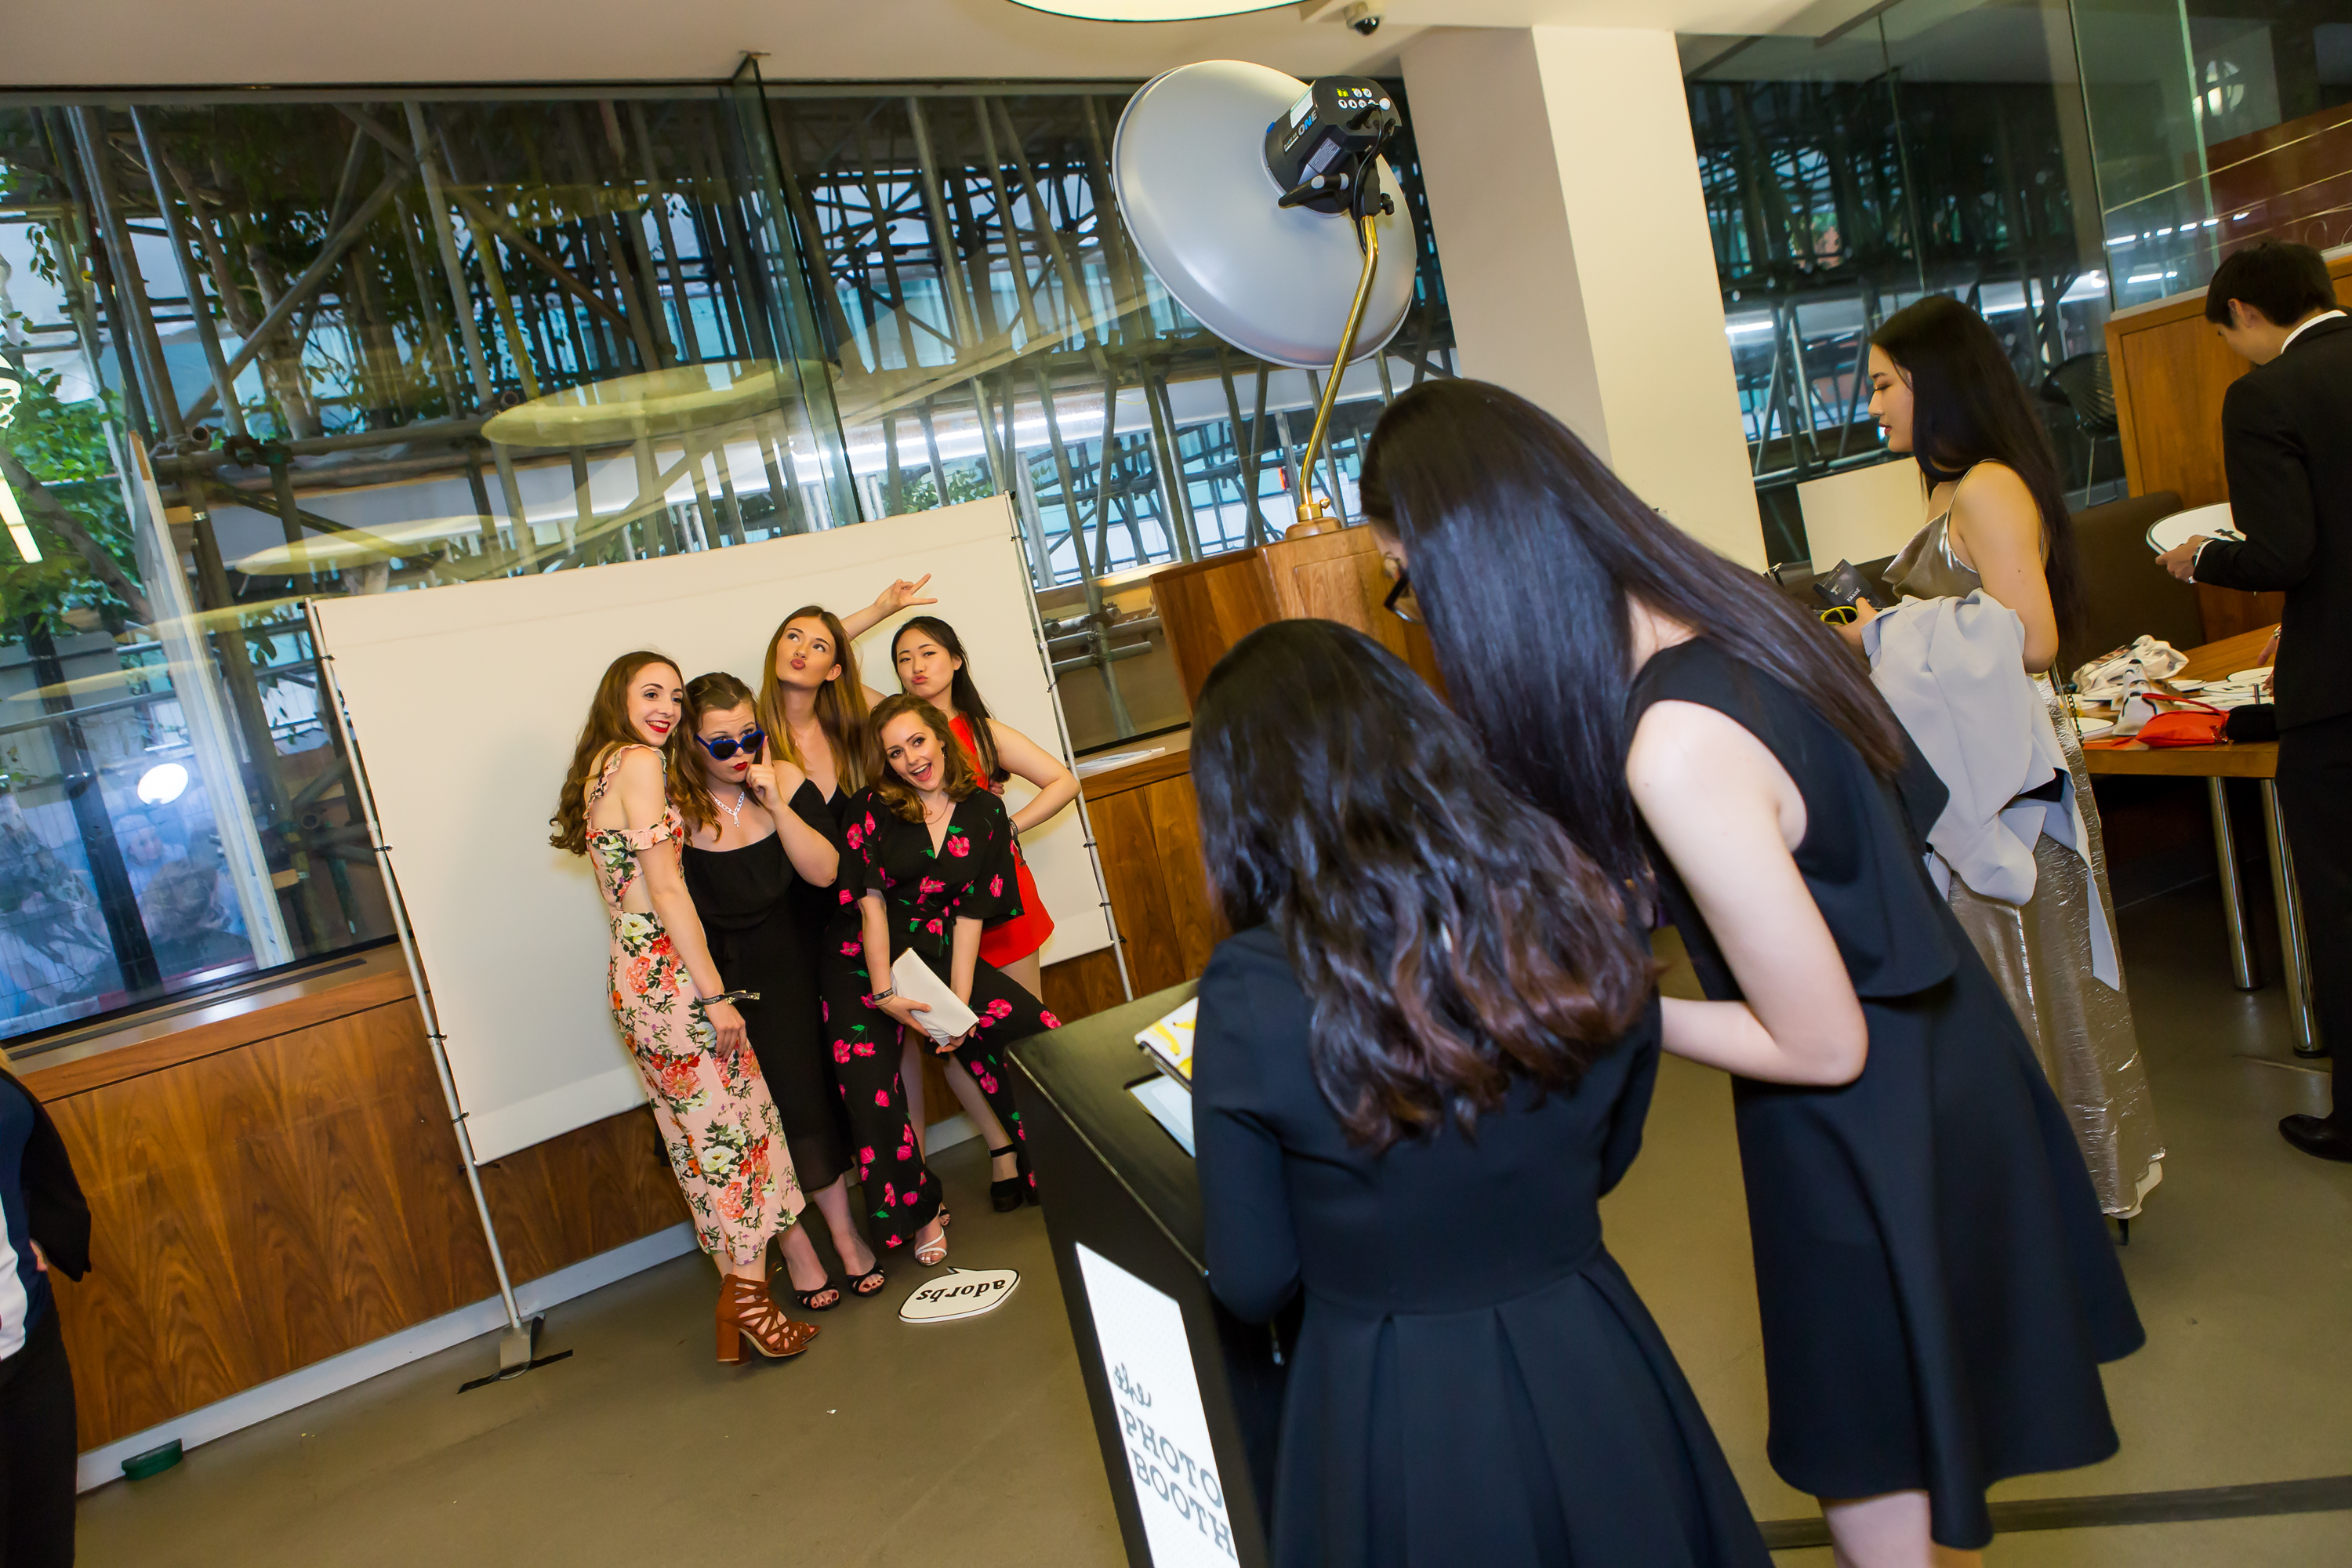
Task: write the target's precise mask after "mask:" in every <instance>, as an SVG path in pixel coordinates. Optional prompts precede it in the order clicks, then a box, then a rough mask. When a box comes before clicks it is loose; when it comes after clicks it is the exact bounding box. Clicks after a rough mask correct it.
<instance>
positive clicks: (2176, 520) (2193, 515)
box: [2147, 501, 2246, 555]
mask: <svg viewBox="0 0 2352 1568" xmlns="http://www.w3.org/2000/svg"><path fill="white" fill-rule="evenodd" d="M2200 533H2201V534H2203V535H2204V536H2205V537H2206V538H2208V539H2231V540H2237V539H2243V538H2245V537H2246V536H2245V535H2244V534H2242V533H2240V532H2239V531H2237V529H2236V528H2235V527H2234V526H2233V525H2232V523H2231V517H2230V503H2229V502H2228V501H2223V502H2221V504H2220V505H2218V506H2200V507H2191V508H2189V510H2187V511H2176V512H2174V513H2173V514H2172V515H2171V516H2170V517H2159V518H2158V519H2157V520H2156V521H2154V522H2151V523H2149V524H2148V525H2147V547H2148V548H2149V549H2150V550H2153V551H2155V552H2157V553H2158V555H2163V554H2166V553H2168V552H2171V551H2175V550H2178V549H2179V548H2180V547H2181V546H2182V545H2184V544H2186V543H2188V542H2189V541H2190V540H2191V539H2194V538H2195V537H2196V536H2197V535H2199V534H2200Z"/></svg>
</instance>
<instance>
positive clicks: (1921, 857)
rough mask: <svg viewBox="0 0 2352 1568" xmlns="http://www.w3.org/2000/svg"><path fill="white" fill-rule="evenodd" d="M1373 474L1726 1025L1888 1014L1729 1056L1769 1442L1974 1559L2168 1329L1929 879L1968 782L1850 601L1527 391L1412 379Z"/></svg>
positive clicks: (1442, 630)
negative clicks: (1709, 527) (1882, 686)
mask: <svg viewBox="0 0 2352 1568" xmlns="http://www.w3.org/2000/svg"><path fill="white" fill-rule="evenodd" d="M1364 506H1365V510H1366V512H1367V513H1368V514H1369V515H1370V517H1371V519H1372V520H1373V523H1374V528H1375V531H1376V534H1377V536H1378V541H1379V542H1380V544H1381V549H1382V551H1383V552H1385V553H1386V554H1388V555H1389V557H1390V559H1391V564H1392V566H1393V568H1394V569H1395V570H1396V571H1398V572H1399V573H1400V574H1407V573H1409V575H1404V577H1403V582H1402V584H1400V586H1401V588H1402V589H1405V590H1409V591H1410V594H1411V604H1412V607H1414V608H1416V609H1417V610H1419V611H1425V612H1426V618H1427V620H1428V624H1429V630H1430V636H1431V639H1432V641H1433V643H1434V645H1435V647H1436V649H1437V655H1438V663H1439V665H1440V667H1441V668H1443V669H1444V672H1445V676H1446V680H1447V684H1448V688H1449V689H1450V690H1451V691H1452V692H1453V693H1454V698H1455V701H1456V703H1457V705H1458V706H1459V708H1460V710H1461V711H1462V713H1463V716H1464V717H1465V719H1467V720H1468V721H1469V723H1470V727H1471V729H1472V730H1474V731H1476V733H1477V735H1478V737H1479V740H1480V742H1482V743H1483V745H1484V748H1485V751H1486V754H1487V755H1488V756H1490V757H1491V758H1493V759H1494V762H1495V764H1496V767H1497V768H1498V769H1499V770H1500V771H1501V772H1502V773H1503V774H1504V776H1505V777H1506V778H1507V780H1509V781H1510V782H1511V783H1512V784H1515V785H1516V786H1517V787H1518V788H1519V789H1520V790H1521V791H1523V792H1524V793H1525V794H1527V795H1528V797H1529V798H1530V799H1532V800H1534V801H1535V802H1536V804H1537V805H1539V806H1541V807H1542V808H1543V809H1544V810H1545V811H1546V812H1547V813H1548V814H1549V816H1551V817H1552V818H1553V819H1554V820H1556V821H1558V822H1559V824H1560V826H1562V828H1563V829H1564V830H1565V831H1566V832H1567V833H1568V834H1569V835H1570V837H1572V838H1574V839H1575V840H1576V841H1577V842H1578V844H1579V845H1580V846H1581V847H1584V848H1585V849H1586V851H1587V853H1589V854H1590V855H1591V857H1592V858H1593V859H1594V860H1596V861H1597V862H1599V863H1600V864H1601V866H1602V867H1603V868H1606V870H1607V871H1608V873H1609V874H1610V876H1611V877H1612V879H1616V880H1618V881H1620V882H1622V883H1623V884H1624V885H1627V886H1629V887H1633V888H1636V889H1655V890H1656V893H1657V894H1658V896H1659V898H1660V899H1661V900H1662V902H1663V905H1664V910H1666V912H1668V913H1669V914H1671V915H1672V917H1673V919H1674V921H1675V925H1676V927H1677V928H1678V929H1679V930H1680V931H1681V932H1682V936H1683V941H1684V944H1685V947H1686V948H1687V949H1688V950H1689V952H1690V954H1691V958H1692V962H1693V964H1694V966H1695V967H1696V970H1697V972H1698V975H1699V979H1700V981H1701V982H1702V984H1704V985H1705V987H1706V994H1708V995H1709V996H1710V997H1714V998H1719V999H1723V1000H1733V999H1738V1000H1744V1001H1745V1002H1746V1003H1747V1004H1748V1008H1747V1011H1746V1014H1745V1015H1744V1016H1746V1017H1747V1018H1748V1023H1747V1024H1745V1025H1739V1024H1738V1022H1737V1020H1738V1017H1739V1016H1741V1015H1733V1014H1726V1015H1721V1016H1717V1018H1716V1019H1715V1020H1713V1023H1712V1024H1711V1025H1709V1027H1713V1026H1721V1025H1723V1023H1724V1020H1726V1019H1730V1020H1732V1021H1733V1024H1734V1026H1736V1027H1734V1028H1733V1029H1732V1030H1730V1031H1728V1032H1736V1030H1737V1028H1744V1027H1756V1028H1760V1029H1762V1030H1763V1031H1764V1032H1765V1033H1767V1034H1769V1035H1771V1036H1773V1037H1785V1036H1788V1035H1790V1034H1791V1033H1792V1032H1795V1031H1799V1030H1818V1029H1823V1028H1828V1029H1832V1030H1841V1031H1843V1030H1855V1029H1859V1030H1862V1031H1864V1032H1866V1035H1867V1038H1868V1061H1867V1065H1866V1066H1865V1067H1864V1068H1863V1071H1862V1074H1861V1076H1860V1077H1859V1078H1858V1079H1855V1080H1854V1081H1853V1082H1852V1083H1851V1084H1848V1085H1845V1086H1844V1087H1843V1088H1838V1089H1798V1088H1784V1087H1780V1086H1776V1085H1771V1084H1765V1083H1759V1082H1757V1081H1755V1079H1756V1075H1755V1074H1753V1073H1748V1072H1744V1071H1741V1070H1740V1069H1738V1068H1735V1069H1734V1070H1735V1072H1736V1073H1738V1077H1736V1078H1735V1080H1734V1085H1733V1104H1734V1106H1735V1109H1736V1112H1737V1122H1738V1131H1739V1144H1740V1163H1741V1168H1742V1172H1743V1174H1744V1178H1745V1181H1746V1184H1747V1189H1748V1220H1749V1226H1750V1232H1751V1237H1752V1240H1753V1243H1754V1247H1755V1258H1756V1286H1757V1298H1758V1305H1759V1309H1760V1310H1761V1315H1762V1321H1763V1333H1764V1370H1765V1377H1766V1383H1767V1385H1768V1391H1769V1403H1770V1411H1771V1436H1770V1439H1769V1455H1770V1458H1771V1460H1772V1464H1773V1468H1775V1469H1777V1470H1778V1471H1779V1472H1780V1475H1781V1476H1782V1477H1783V1478H1784V1479H1787V1480H1788V1481H1789V1483H1790V1485H1792V1486H1796V1487H1799V1488H1801V1489H1804V1490H1806V1491H1809V1492H1811V1493H1812V1494H1813V1495H1815V1496H1816V1497H1818V1498H1820V1499H1821V1500H1822V1508H1823V1511H1824V1513H1825V1514H1826V1516H1827V1518H1828V1521H1829V1526H1830V1531H1831V1534H1832V1537H1833V1539H1834V1541H1835V1543H1836V1546H1837V1550H1838V1552H1839V1554H1840V1558H1841V1561H1842V1562H1843V1563H1850V1564H1853V1565H1854V1568H1878V1565H1880V1564H1893V1563H1901V1564H1917V1563H1927V1561H1929V1560H1930V1555H1931V1544H1930V1543H1931V1542H1932V1543H1933V1547H1934V1548H1940V1549H1942V1550H1943V1553H1944V1554H1943V1555H1941V1556H1939V1557H1937V1558H1936V1561H1937V1562H1939V1563H1958V1562H1971V1561H1974V1560H1975V1556H1976V1553H1977V1552H1979V1550H1981V1549H1982V1548H1983V1546H1984V1545H1985V1544H1986V1543H1987V1542H1988V1541H1989V1540H1990V1537H1991V1534H1992V1521H1991V1516H1990V1513H1989V1512H1988V1510H1987V1509H1986V1507H1985V1501H1984V1492H1985V1489H1986V1487H1987V1486H1989V1485H1990V1484H1991V1483H1992V1482H1993V1481H1995V1480H1998V1479H2001V1478H2002V1477H2005V1476H2014V1475H2021V1474H2024V1473H2027V1472H2031V1471H2041V1470H2053V1469H2064V1468H2073V1467H2074V1466H2078V1465H2087V1464H2091V1463H2093V1462H2095V1461H2096V1460H2099V1459H2104V1458H2107V1457H2108V1456H2109V1455H2111V1454H2113V1453H2114V1452H2115V1451H2116V1431H2115V1426H2114V1424H2113V1422H2112V1421H2111V1420H2110V1418H2109V1415H2108V1412H2107V1404H2106V1397H2105V1392H2104V1390H2103V1388H2102V1386H2101V1384H2100V1379H2099V1363H2102V1362H2106V1361H2112V1360H2115V1359H2116V1358H2117V1357H2119V1356H2122V1355H2126V1354H2127V1353H2129V1352H2131V1351H2133V1350H2135V1349H2137V1347H2138V1345H2139V1344H2140V1342H2141V1341H2142V1338H2143V1335H2142V1332H2141V1329H2140V1325H2139V1320H2138V1317H2137V1314H2136V1313H2135V1312H2134V1310H2133V1309H2132V1304H2131V1297H2130V1294H2129V1292H2128V1290H2127V1289H2126V1287H2125V1283H2124V1279H2123V1272H2122V1269H2121V1268H2120V1266H2119V1265H2118V1263H2117V1261H2116V1253H2115V1247H2114V1244H2113V1243H2112V1242H2111V1241H2110V1240H2109V1238H2108V1236H2107V1232H2106V1227H2105V1222H2104V1221H2103V1220H2102V1218H2101V1216H2100V1214H2099V1207H2098V1202H2097V1199H2096V1198H2095V1196H2094V1195H2093V1193H2092V1190H2091V1182H2090V1176H2089V1174H2088V1173H2087V1172H2086V1171H2085V1170H2084V1164H2083V1161H2082V1157H2081V1155H2080V1154H2079V1153H2078V1152H2077V1151H2076V1149H2075V1147H2074V1133H2073V1130H2072V1129H2071V1127H2070V1126H2069V1125H2068V1122H2067V1120H2066V1116H2065V1113H2064V1111H2063V1110H2061V1109H2060V1107H2059V1105H2058V1102H2057V1100H2056V1099H2055V1097H2054V1096H2053V1094H2052V1093H2051V1090H2050V1086H2049V1083H2048V1081H2047V1079H2045V1078H2044V1077H2043V1075H2042V1070H2041V1068H2040V1067H2039V1066H2038V1065H2037V1063H2036V1061H2035V1059H2034V1056H2033V1052H2032V1047H2030V1046H2029V1045H2028V1044H2027V1042H2026V1039H2025V1036H2024V1033H2023V1031H2022V1030H2021V1028H2020V1027H2019V1025H2018V1022H2017V1016H2016V1015H2015V1013H2014V1012H2012V1011H2011V1009H2010V1007H2009V1005H2008V1004H2007V1002H2006V1001H2005V1000H2003V998H2002V996H2001V993H2000V989H1999V987H1998V986H1997V985H1996V984H1994V982H1993V979H1992V976H1991V975H1990V973H1988V972H1987V971H1986V969H1985V967H1984V964H1983V962H1982V961H1981V960H1980V959H1979V957H1978V956H1977V952H1976V950H1975V948H1974V947H1973V946H1971V945H1970V943H1969V939H1968V936H1967V934H1966V933H1965V932H1964V931H1961V929H1960V927H1959V926H1958V923H1957V921H1955V920H1954V918H1953V915H1952V911H1951V909H1950V906H1949V905H1948V904H1947V903H1946V902H1945V901H1944V900H1942V899H1941V898H1940V897H1938V896H1937V893H1936V891H1935V887H1934V884H1933V883H1932V882H1931V881H1930V880H1929V879H1928V875H1927V863H1926V859H1925V849H1926V846H1925V841H1924V838H1923V834H1924V830H1925V828H1926V826H1927V824H1928V823H1931V822H1933V821H1934V820H1935V817H1936V816H1937V812H1938V811H1939V810H1940V809H1941V807H1942V802H1943V793H1944V792H1943V786H1942V785H1941V784H1940V783H1938V782H1937V779H1936V777H1935V774H1934V773H1933V772H1932V770H1930V769H1929V768H1928V767H1927V764H1926V763H1925V762H1924V760H1923V759H1922V758H1921V757H1920V756H1919V753H1918V752H1917V750H1916V748H1915V747H1913V746H1912V745H1911V743H1910V742H1909V740H1908V738H1907V737H1906V735H1905V734H1904V732H1903V730H1902V728H1901V726H1900V725H1899V724H1897V723H1896V722H1895V717H1894V715H1893V714H1892V713H1891V712H1889V711H1888V710H1887V709H1886V706H1885V701H1884V700H1882V699H1880V697H1879V696H1878V694H1877V692H1876V690H1875V689H1874V688H1873V687H1872V686H1871V685H1870V684H1869V681H1868V679H1867V678H1866V677H1865V675H1864V672H1863V670H1862V668H1861V667H1860V665H1859V664H1858V663H1857V662H1856V661H1855V660H1854V659H1853V656H1852V655H1851V654H1849V653H1847V652H1846V651H1845V650H1844V649H1843V647H1841V646H1840V645H1839V644H1838V642H1837V641H1836V640H1835V638H1834V637H1832V635H1831V634H1830V633H1829V632H1828V631H1827V630H1826V629H1825V628H1823V627H1822V626H1820V625H1819V624H1818V623H1816V622H1812V621H1810V620H1808V619H1807V618H1806V617H1805V616H1802V615H1801V613H1800V612H1799V611H1798V610H1797V609H1796V607H1795V606H1794V605H1791V604H1790V602H1788V601H1787V600H1786V599H1784V598H1782V597H1781V596H1780V595H1779V594H1778V593H1777V592H1776V591H1775V590H1774V589H1772V588H1771V587H1770V586H1769V584H1766V583H1765V581H1764V580H1763V579H1762V578H1760V577H1759V576H1756V575H1754V574H1749V573H1747V572H1744V571H1741V570H1740V569H1739V568H1738V567H1737V566H1735V565H1733V564H1732V563H1729V562H1728V561H1726V560H1724V559H1723V558H1722V557H1720V556H1718V555H1717V554H1715V553H1714V552H1711V551H1709V550H1707V549H1706V547H1705V546H1703V545H1701V544H1699V543H1698V542H1696V541H1694V540H1692V539H1691V538H1690V537H1689V536H1687V535H1685V534H1684V533H1683V532H1682V531H1680V530H1678V529H1676V528H1675V527H1674V526H1673V525H1672V524H1670V523H1667V522H1666V521H1664V520H1663V519H1661V518H1660V517H1659V516H1658V515H1657V514H1656V513H1655V512H1654V511H1652V510H1650V509H1649V508H1648V507H1647V506H1644V505H1643V503H1642V501H1641V500H1640V498H1639V497H1637V496H1635V495H1634V494H1633V492H1632V491H1630V490H1629V489H1626V488H1625V486H1624V485H1623V484H1622V482H1620V481H1619V480H1618V479H1617V478H1616V476H1615V475H1613V474H1612V473H1611V472H1610V471H1609V469H1608V468H1607V467H1606V466H1605V465H1603V464H1602V463H1601V462H1600V461H1599V460H1598V459H1597V458H1594V457H1593V456H1592V454H1591V452H1589V451H1587V450H1586V449H1585V447H1583V445H1582V444H1581V443H1580V442H1579V441H1578V440H1577V438H1576V437H1574V436H1573V435H1571V434H1570V432H1569V431H1568V429H1567V428H1566V427H1565V426H1562V425H1561V424H1560V423H1559V421H1558V420H1556V419H1554V418H1552V417H1551V416H1549V415H1548V414H1546V413H1544V412H1543V411H1542V410H1541V409H1538V408H1537V407H1536V406H1534V405H1532V404H1529V403H1528V402H1527V401H1526V400H1525V399H1523V398H1520V397H1517V396H1516V395H1513V394H1511V393H1508V392H1506V391H1504V390H1503V389H1502V388H1500V387H1496V386H1490V385H1487V384H1483V383H1478V382H1470V381H1449V382H1446V383H1444V384H1435V385H1429V386H1423V387H1421V388H1419V389H1417V390H1415V391H1414V392H1412V393H1411V394H1408V395H1406V396H1403V397H1401V398H1399V399H1397V401H1396V402H1395V403H1394V404H1392V405H1391V406H1390V407H1389V409H1388V411H1387V412H1386V413H1385V414H1384V415H1383V416H1381V424H1380V426H1379V428H1378V430H1377V431H1376V432H1375V433H1374V436H1373V438H1372V446H1371V451H1370V458H1369V460H1368V462H1367V465H1366V471H1365V479H1364ZM1401 597H1402V595H1400V598H1401ZM1520 605H1527V606H1529V607H1530V608H1531V609H1536V610H1538V613H1536V614H1526V615H1519V614H1514V613H1513V611H1514V610H1515V608H1516V607H1517V606H1520ZM1645 835H1646V846H1645ZM1698 1022H1699V1023H1702V1024H1705V1023H1706V1022H1707V1021H1706V1020H1698ZM1667 1029H1668V1034H1669V1048H1675V1041H1674V1039H1673V1036H1674V1034H1675V1023H1674V1020H1673V1019H1672V1018H1669V1020H1668V1023H1667ZM1698 1032H1700V1033H1705V1032H1706V1030H1705V1029H1701V1030H1699V1031H1698ZM1694 1054H1696V1053H1694Z"/></svg>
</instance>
